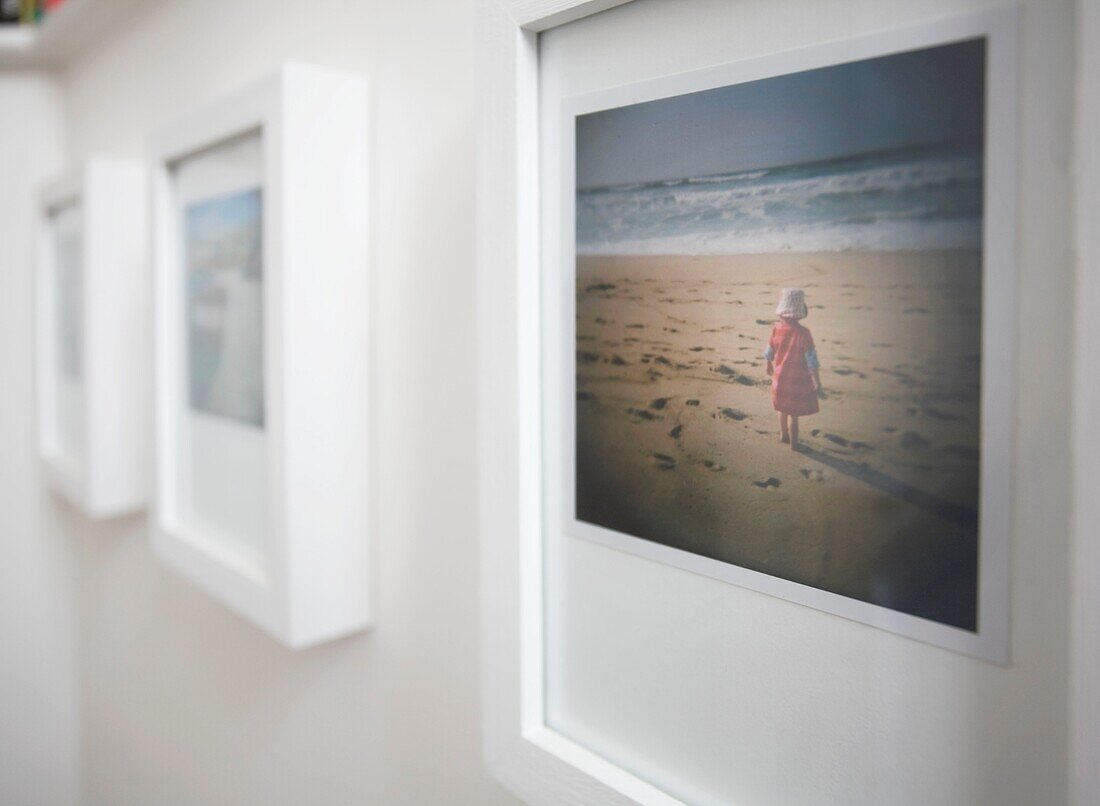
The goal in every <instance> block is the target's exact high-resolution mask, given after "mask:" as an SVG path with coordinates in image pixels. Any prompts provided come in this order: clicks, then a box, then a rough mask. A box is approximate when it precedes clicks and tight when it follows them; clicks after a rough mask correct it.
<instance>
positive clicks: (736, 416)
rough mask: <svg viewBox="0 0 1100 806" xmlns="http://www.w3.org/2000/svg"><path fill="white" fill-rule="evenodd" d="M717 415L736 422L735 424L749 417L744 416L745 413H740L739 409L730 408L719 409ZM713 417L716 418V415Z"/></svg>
mask: <svg viewBox="0 0 1100 806" xmlns="http://www.w3.org/2000/svg"><path fill="white" fill-rule="evenodd" d="M718 413H719V414H721V415H722V416H723V417H725V418H726V419H727V420H736V421H737V422H740V421H741V420H744V419H747V418H748V416H749V415H747V414H745V412H743V411H741V410H740V409H731V408H723V409H719V410H718ZM715 416H717V415H715Z"/></svg>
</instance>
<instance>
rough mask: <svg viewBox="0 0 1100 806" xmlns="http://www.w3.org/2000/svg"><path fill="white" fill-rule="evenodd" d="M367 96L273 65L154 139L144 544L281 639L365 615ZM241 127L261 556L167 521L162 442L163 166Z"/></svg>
mask: <svg viewBox="0 0 1100 806" xmlns="http://www.w3.org/2000/svg"><path fill="white" fill-rule="evenodd" d="M368 109H369V102H368V87H367V81H366V79H365V78H364V77H363V76H361V75H359V74H356V73H350V72H347V71H342V70H333V69H329V68H318V67H313V66H310V65H301V64H284V65H283V66H282V67H281V68H280V69H279V70H278V71H276V72H275V73H274V74H272V75H269V76H266V77H265V78H262V79H260V80H259V81H257V82H255V83H253V84H251V85H249V86H248V87H245V88H243V89H240V90H237V91H236V92H231V93H229V94H228V95H226V96H223V97H221V98H220V99H218V100H217V101H215V102H213V103H211V104H210V105H208V106H207V107H205V108H204V109H201V110H198V111H196V112H194V113H192V114H191V115H189V116H187V117H186V118H184V119H183V120H181V121H178V122H177V123H175V124H173V125H171V126H168V127H166V128H165V129H163V130H162V131H160V132H159V133H158V134H156V135H155V136H154V137H153V139H152V142H151V147H150V164H151V174H152V176H151V179H152V184H153V188H152V196H153V223H154V227H153V230H154V232H153V270H154V276H155V294H154V296H155V301H154V326H155V338H154V344H155V350H156V374H155V377H156V381H155V404H154V410H155V415H156V417H155V419H156V429H155V431H156V440H155V443H156V482H155V489H156V493H155V495H154V499H153V500H154V504H153V506H152V507H151V511H150V520H151V523H150V527H151V529H150V530H151V532H152V542H153V548H154V551H155V552H156V554H157V555H158V556H159V557H161V558H162V559H163V560H165V561H166V562H167V563H168V564H169V565H170V566H172V567H173V568H175V569H176V570H177V571H179V572H180V573H182V574H183V575H184V576H185V577H187V578H188V579H190V580H191V581H192V582H194V583H195V584H196V585H198V586H199V587H200V588H202V589H204V590H205V591H206V592H208V593H209V594H210V595H212V596H213V597H214V598H216V599H218V600H220V601H222V602H223V603H225V604H227V605H228V606H230V607H231V608H232V609H234V610H236V611H237V612H238V613H240V614H242V615H243V616H244V617H245V618H247V619H249V620H250V621H252V622H253V623H255V624H256V625H258V626H259V627H260V628H261V629H263V630H264V631H266V632H267V633H268V634H270V635H271V636H272V637H273V638H275V639H276V640H278V641H279V642H281V643H282V644H284V645H285V646H287V647H289V648H291V649H302V648H305V647H309V646H313V645H316V644H319V643H322V642H324V641H329V640H334V639H336V638H340V637H342V636H345V635H348V634H351V633H353V632H357V631H359V630H362V629H364V628H366V627H367V626H369V624H370V621H371V614H372V606H371V605H372V588H373V586H372V585H371V584H370V579H371V576H370V559H371V555H370V539H369V538H370V534H369V532H370V523H371V507H370V505H371V502H370V501H369V491H370V489H371V487H370V471H371V467H370V444H369V442H370V421H371V417H370V414H371V407H370V400H371V396H370V374H371V373H370V351H369V345H370V334H371V328H372V323H371V317H370V287H371V281H370V262H371V261H370V253H369V235H368V224H369V215H368V188H369V166H368V160H369V148H368V141H369V136H370V130H369V124H368V118H369V113H368ZM253 131H259V132H261V136H262V153H263V156H262V172H263V192H264V211H263V228H264V234H263V242H264V247H263V248H264V285H265V288H264V304H265V310H264V318H263V321H264V340H265V348H264V349H265V359H264V363H265V380H264V385H265V398H266V407H267V417H266V423H265V432H266V436H267V446H268V447H267V457H268V458H267V468H268V470H267V472H268V484H267V494H266V507H267V510H266V511H267V513H268V517H267V533H266V535H264V539H265V541H266V544H265V548H264V552H263V554H264V557H263V563H262V565H263V567H262V568H255V567H253V566H252V565H251V564H250V563H245V562H242V561H241V560H240V558H237V557H235V556H233V555H232V554H231V553H228V552H225V551H224V550H221V549H220V547H219V546H218V545H217V540H216V539H211V538H210V537H208V536H205V535H202V534H196V533H192V532H191V530H189V529H187V528H186V527H182V526H179V525H178V524H177V525H173V524H172V523H170V521H171V520H172V518H171V516H172V514H173V513H170V512H168V511H167V508H166V504H165V502H166V501H167V500H169V498H168V496H170V495H171V492H170V491H171V490H172V489H173V487H172V485H174V484H175V483H176V479H175V473H174V470H175V462H176V458H175V455H174V454H173V453H171V452H170V451H171V450H172V446H173V445H174V437H173V428H174V426H173V424H172V423H173V420H172V416H171V414H172V411H173V406H174V404H175V400H176V398H175V394H177V391H178V390H176V388H175V387H176V386H177V385H178V384H177V381H176V380H175V379H173V377H172V375H171V373H172V372H174V371H175V369H176V368H177V363H176V361H175V357H174V352H173V350H174V348H175V347H176V345H177V342H178V339H179V335H178V333H174V332H173V330H172V327H171V323H172V322H173V321H174V319H173V317H172V316H171V315H170V313H171V312H172V311H173V310H176V308H175V307H174V306H177V305H178V304H179V303H180V302H181V300H180V293H181V292H180V289H179V288H178V287H177V286H176V285H175V284H174V283H172V282H171V281H170V280H171V278H173V277H175V276H176V271H177V264H178V260H179V252H178V250H177V246H178V244H177V242H176V241H177V238H176V233H175V222H176V218H175V214H176V213H175V204H174V200H175V189H174V179H173V165H174V164H176V163H178V162H179V161H180V160H182V159H184V158H186V157H188V156H190V155H193V154H195V153H197V152H199V151H202V150H204V149H206V148H209V147H213V146H217V145H218V144H220V143H224V142H226V141H229V140H232V139H233V138H235V137H238V136H240V135H243V134H247V133H249V132H253ZM307 163H308V164H307ZM303 245H306V246H303ZM317 265H322V266H324V267H325V270H324V271H316V268H315V267H316V266H317ZM291 333H293V338H291V336H290V334H291ZM290 457H293V462H292V461H291V460H290ZM336 468H338V471H337V470H336Z"/></svg>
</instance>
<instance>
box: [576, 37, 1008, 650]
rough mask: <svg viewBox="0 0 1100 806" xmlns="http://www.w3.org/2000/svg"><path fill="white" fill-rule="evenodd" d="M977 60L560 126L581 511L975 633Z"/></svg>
mask: <svg viewBox="0 0 1100 806" xmlns="http://www.w3.org/2000/svg"><path fill="white" fill-rule="evenodd" d="M985 68H986V40H985V39H984V38H976V39H971V40H968V41H960V42H957V43H953V44H946V45H942V46H936V47H927V48H923V49H918V50H912V51H907V52H903V53H897V54H895V55H888V56H882V57H877V58H871V59H864V60H861V61H855V62H848V63H844V64H838V65H835V66H830V67H824V68H819V69H814V70H808V71H804V72H798V73H791V74H786V75H780V76H776V77H773V78H766V79H761V80H757V81H752V82H747V83H740V84H735V85H731V86H726V87H720V88H717V89H707V90H703V91H698V92H692V93H688V94H682V95H678V96H675V97H668V98H662V99H659V100H654V101H647V102H644V103H636V104H633V105H629V106H621V107H618V108H611V109H606V110H604V111H597V112H592V113H587V114H582V115H578V116H577V117H576V119H575V169H576V188H575V197H574V203H575V225H576V235H575V253H576V310H575V313H576V319H575V336H576V345H575V348H576V352H575V355H576V358H575V377H576V400H575V412H574V414H575V416H574V422H575V455H574V460H575V461H574V468H575V479H574V480H573V482H574V490H573V492H574V494H575V500H574V506H575V510H574V512H575V518H576V520H577V521H579V522H581V523H582V524H588V525H590V526H594V527H599V528H600V529H602V530H610V531H611V532H614V533H618V534H621V535H627V536H630V537H633V538H640V539H642V540H645V541H650V542H652V543H656V544H661V545H662V546H667V547H671V548H674V549H678V550H681V551H683V552H690V553H691V554H694V555H700V556H702V557H705V558H710V559H712V560H717V561H720V562H721V563H726V564H730V565H733V566H737V567H739V568H742V569H748V570H750V571H754V572H759V573H761V574H765V575H768V576H770V577H775V578H778V579H781V580H787V581H789V582H794V583H798V584H799V585H803V586H809V587H811V588H814V589H817V590H818V591H825V592H828V593H831V594H836V595H839V596H841V597H846V599H847V600H852V601H853V602H865V603H870V604H873V605H877V606H879V607H882V608H889V609H890V610H892V611H897V612H898V613H904V614H909V615H911V616H915V617H919V618H921V619H926V620H929V621H931V622H934V623H936V624H939V625H947V626H950V627H954V628H959V629H961V630H966V631H971V632H976V631H977V627H978V598H979V568H978V556H979V519H978V512H979V471H980V463H981V446H980V444H979V434H980V430H981V429H980V426H981V382H980V377H981V367H982V347H983V345H982V316H983V312H982V290H983V288H982V286H983V275H982V262H983V261H982V240H983V225H984V223H983V163H984V142H985V129H986V121H985V119H984V114H985V113H984V109H985V95H986V86H985V85H986V78H985V74H986V73H985ZM992 346H993V347H995V348H996V347H997V345H992ZM986 348H987V349H989V348H990V345H986ZM835 612H841V611H835ZM879 623H883V622H882V620H881V619H880V622H879Z"/></svg>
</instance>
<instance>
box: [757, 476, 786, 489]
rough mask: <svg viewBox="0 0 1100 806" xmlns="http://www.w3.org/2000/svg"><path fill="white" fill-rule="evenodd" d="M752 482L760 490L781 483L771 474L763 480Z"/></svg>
mask: <svg viewBox="0 0 1100 806" xmlns="http://www.w3.org/2000/svg"><path fill="white" fill-rule="evenodd" d="M753 484H755V485H756V486H757V487H759V488H760V489H762V490H766V489H768V488H769V487H778V486H779V485H780V484H782V482H781V481H780V480H779V479H777V478H776V477H775V476H771V477H769V478H767V479H764V481H754V482H753Z"/></svg>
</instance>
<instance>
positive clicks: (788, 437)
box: [779, 412, 791, 442]
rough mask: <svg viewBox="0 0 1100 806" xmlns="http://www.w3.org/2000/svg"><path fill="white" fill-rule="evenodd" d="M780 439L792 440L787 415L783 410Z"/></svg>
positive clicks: (780, 418)
mask: <svg viewBox="0 0 1100 806" xmlns="http://www.w3.org/2000/svg"><path fill="white" fill-rule="evenodd" d="M779 441H780V442H790V441H791V434H790V431H789V430H788V428H787V415H786V414H784V413H783V412H779Z"/></svg>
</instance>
